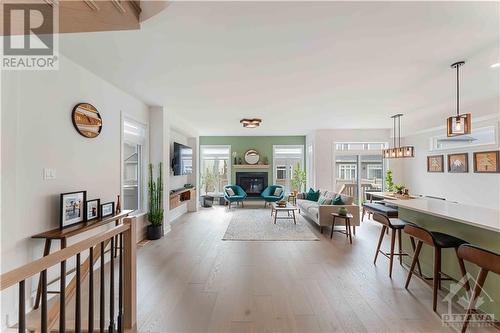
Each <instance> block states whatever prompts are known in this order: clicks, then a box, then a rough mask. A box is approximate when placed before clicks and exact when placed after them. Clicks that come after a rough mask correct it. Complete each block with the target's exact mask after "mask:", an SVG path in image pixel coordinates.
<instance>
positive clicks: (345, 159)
mask: <svg viewBox="0 0 500 333" xmlns="http://www.w3.org/2000/svg"><path fill="white" fill-rule="evenodd" d="M383 146H384V144H382V143H337V144H336V145H335V154H334V155H335V175H334V177H335V190H336V192H342V193H344V194H346V195H349V196H352V197H354V198H355V199H354V200H355V202H356V203H362V202H364V201H365V200H366V199H367V198H366V192H381V191H383V188H384V160H383V157H382V148H383Z"/></svg>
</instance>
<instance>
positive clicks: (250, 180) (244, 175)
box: [236, 172, 267, 197]
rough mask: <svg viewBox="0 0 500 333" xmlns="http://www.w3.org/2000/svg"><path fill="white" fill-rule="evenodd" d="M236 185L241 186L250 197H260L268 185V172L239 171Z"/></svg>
mask: <svg viewBox="0 0 500 333" xmlns="http://www.w3.org/2000/svg"><path fill="white" fill-rule="evenodd" d="M236 185H239V186H241V188H242V189H243V190H245V192H247V194H248V196H249V197H259V196H260V194H261V193H262V191H264V189H265V188H266V187H267V172H237V173H236Z"/></svg>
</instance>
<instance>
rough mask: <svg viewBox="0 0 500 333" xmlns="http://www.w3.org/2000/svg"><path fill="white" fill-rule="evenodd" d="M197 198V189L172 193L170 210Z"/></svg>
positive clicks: (185, 189) (186, 189)
mask: <svg viewBox="0 0 500 333" xmlns="http://www.w3.org/2000/svg"><path fill="white" fill-rule="evenodd" d="M195 198H196V188H194V187H192V188H184V189H180V190H176V191H173V192H171V193H170V206H169V210H172V209H174V208H177V207H179V206H180V205H181V204H183V203H184V202H187V201H189V200H193V199H195Z"/></svg>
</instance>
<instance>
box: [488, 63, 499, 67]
mask: <svg viewBox="0 0 500 333" xmlns="http://www.w3.org/2000/svg"><path fill="white" fill-rule="evenodd" d="M498 67H500V62H497V63H496V64H493V65H491V66H490V68H498Z"/></svg>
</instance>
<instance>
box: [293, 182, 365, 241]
mask: <svg viewBox="0 0 500 333" xmlns="http://www.w3.org/2000/svg"><path fill="white" fill-rule="evenodd" d="M337 195H340V198H341V199H342V202H343V203H344V204H343V205H324V204H323V205H320V204H319V203H318V202H316V201H310V200H306V199H305V194H299V195H297V208H298V209H299V212H300V214H301V215H304V216H305V217H307V218H309V219H310V220H312V221H314V222H315V223H316V224H317V225H318V226H319V227H320V230H321V232H323V227H324V226H331V225H332V220H333V218H332V216H331V215H330V214H331V213H336V212H337V211H338V210H339V208H340V207H345V208H346V209H347V211H348V212H349V213H351V214H352V216H353V218H352V219H351V225H352V226H354V227H355V226H359V225H360V219H359V218H360V214H359V206H358V205H355V204H353V202H354V198H353V197H350V196H347V195H344V194H339V193H335V192H332V191H324V190H320V198H322V197H324V198H326V199H327V200H333V199H334V198H335V197H336V196H337ZM337 223H338V224H339V225H341V224H343V223H344V220H343V219H337V221H335V224H336V225H337Z"/></svg>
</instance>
